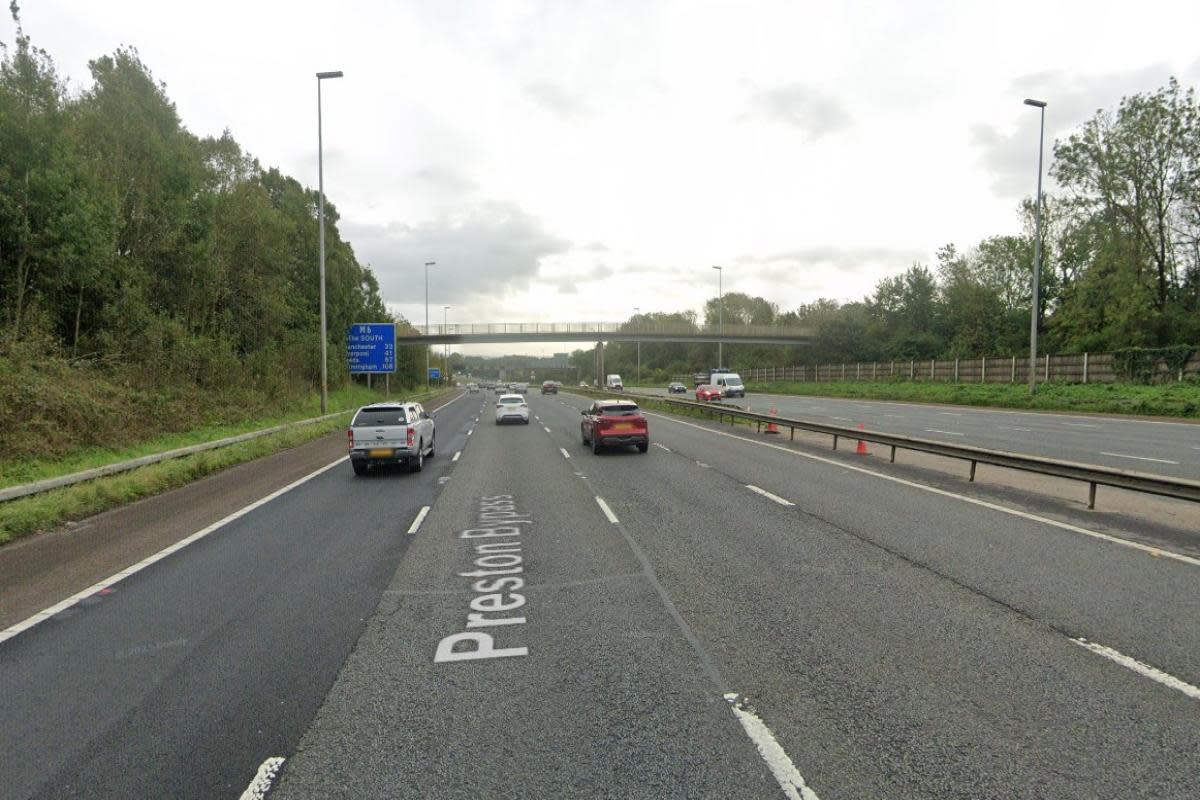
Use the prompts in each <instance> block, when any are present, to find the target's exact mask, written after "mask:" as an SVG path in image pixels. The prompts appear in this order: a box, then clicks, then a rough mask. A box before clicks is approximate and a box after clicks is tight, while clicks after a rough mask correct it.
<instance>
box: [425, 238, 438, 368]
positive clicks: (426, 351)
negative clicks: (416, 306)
mask: <svg viewBox="0 0 1200 800" xmlns="http://www.w3.org/2000/svg"><path fill="white" fill-rule="evenodd" d="M436 264H437V262H436V261H426V262H425V335H426V336H428V335H429V268H430V267H432V266H435V265H436ZM425 391H427V392H428V391H429V345H425Z"/></svg>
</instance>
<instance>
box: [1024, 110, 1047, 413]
mask: <svg viewBox="0 0 1200 800" xmlns="http://www.w3.org/2000/svg"><path fill="white" fill-rule="evenodd" d="M1025 105H1027V106H1033V107H1034V108H1036V109H1037V110H1038V113H1039V115H1040V117H1041V122H1040V124H1039V126H1038V177H1037V206H1035V208H1034V219H1036V220H1037V222H1036V223H1035V228H1036V232H1035V234H1034V239H1033V292H1032V293H1031V294H1030V296H1029V297H1030V311H1029V393H1030V394H1033V393H1034V392H1036V391H1037V371H1036V369H1037V336H1038V322H1040V321H1041V320H1040V317H1041V315H1042V314H1041V311H1042V304H1041V302H1040V300H1041V297H1040V295H1039V291H1040V287H1039V285H1038V284H1039V283H1040V282H1041V273H1042V146H1043V142H1044V141H1045V137H1046V103H1045V101H1044V100H1030V99H1026V100H1025Z"/></svg>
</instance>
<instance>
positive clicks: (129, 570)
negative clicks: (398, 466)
mask: <svg viewBox="0 0 1200 800" xmlns="http://www.w3.org/2000/svg"><path fill="white" fill-rule="evenodd" d="M347 459H349V456H342V457H341V458H339V459H337V460H336V461H333V462H330V463H328V464H326V465H325V466H323V467H321V468H320V469H317V470H314V471H312V472H310V473H308V474H307V475H305V476H304V477H303V478H299V479H298V480H294V481H292V482H291V483H289V484H288V485H287V486H284V487H283V488H282V489H276V490H275V491H273V492H271V493H270V494H269V495H267V496H266V497H260V498H259V499H258V500H255V501H254V502H253V503H251V504H250V505H248V506H244V507H242V508H240V509H238V510H237V511H235V512H233V513H232V514H230V515H229V516H227V517H222V518H221V519H219V520H217V521H216V522H214V523H213V524H212V525H209V526H208V527H206V528H201V529H200V530H198V531H196V532H195V533H193V534H192V535H191V536H188V537H187V538H185V539H180V540H179V541H178V542H176V543H175V544H173V545H170V546H168V547H164V548H163V549H162V550H159V551H158V552H157V553H155V554H154V555H152V556H147V557H146V558H143V559H142V560H141V561H139V562H137V563H136V564H134V565H133V566H130V567H126V568H125V569H123V570H121V571H120V572H118V573H116V574H115V575H109V576H108V577H107V578H105V579H104V580H102V581H100V582H99V583H94V584H92V585H91V586H89V587H88V588H86V589H84V590H83V591H82V592H76V593H75V594H73V595H71V596H70V597H68V598H67V599H66V600H63V601H61V602H58V603H55V604H54V605H52V606H50V607H49V608H44V609H42V610H41V611H39V612H37V613H36V614H34V615H33V616H31V617H28V618H26V619H23V620H21V621H20V622H18V623H16V624H14V625H11V626H9V627H7V628H5V629H4V631H3V632H0V642H3V641H6V640H8V639H11V638H12V637H14V636H16V635H17V634H18V633H21V632H22V631H26V630H29V629H30V628H32V627H33V626H34V625H37V624H38V623H39V622H42V621H44V620H47V619H49V618H50V617H53V616H54V615H55V614H58V613H59V612H61V611H65V610H66V609H68V608H70V607H71V606H73V605H75V604H76V603H78V602H79V601H80V600H83V599H85V598H88V597H91V596H92V595H93V594H95V593H96V592H98V591H100V590H101V589H105V588H107V587H109V586H112V585H113V584H114V583H119V582H120V581H123V580H125V579H126V578H128V577H129V576H130V575H133V574H134V573H137V572H140V571H142V570H143V569H145V568H146V567H148V566H150V565H151V564H153V563H155V562H156V561H161V560H162V559H164V558H166V557H167V556H169V555H171V554H172V553H174V552H177V551H179V550H182V549H183V548H185V547H187V546H188V545H189V544H191V543H192V542H195V541H198V540H200V539H203V538H204V537H205V536H208V535H209V534H210V533H212V532H214V531H216V530H219V529H220V528H222V527H224V526H225V525H228V524H229V523H231V522H233V521H234V520H236V519H238V518H239V517H244V516H245V515H247V514H249V513H250V512H251V511H253V510H254V509H256V508H258V507H260V506H264V505H266V504H267V503H269V502H271V501H272V500H274V499H275V498H276V497H279V496H280V495H282V494H286V493H287V492H290V491H291V490H292V489H295V488H296V487H297V486H299V485H301V484H303V483H307V482H308V481H310V480H312V479H313V478H315V477H317V476H318V475H320V474H321V473H322V472H326V471H328V470H331V469H333V468H334V467H336V466H337V465H338V464H341V463H342V462H343V461H346V460H347Z"/></svg>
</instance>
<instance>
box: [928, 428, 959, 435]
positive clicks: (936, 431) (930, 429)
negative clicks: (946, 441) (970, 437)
mask: <svg viewBox="0 0 1200 800" xmlns="http://www.w3.org/2000/svg"><path fill="white" fill-rule="evenodd" d="M925 432H926V433H944V434H946V435H947V436H966V434H965V433H956V432H954V431H939V430H938V429H937V428H926V429H925Z"/></svg>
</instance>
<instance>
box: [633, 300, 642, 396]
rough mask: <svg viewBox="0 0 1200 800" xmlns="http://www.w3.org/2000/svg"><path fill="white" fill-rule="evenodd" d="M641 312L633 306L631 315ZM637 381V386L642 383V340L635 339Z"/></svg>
mask: <svg viewBox="0 0 1200 800" xmlns="http://www.w3.org/2000/svg"><path fill="white" fill-rule="evenodd" d="M641 313H642V310H641V309H640V308H638V307H637V306H634V308H633V315H634V316H635V317H636V316H638V315H639V314H641ZM637 353H638V354H637V382H638V386H641V385H642V340H641V339H638V340H637Z"/></svg>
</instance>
